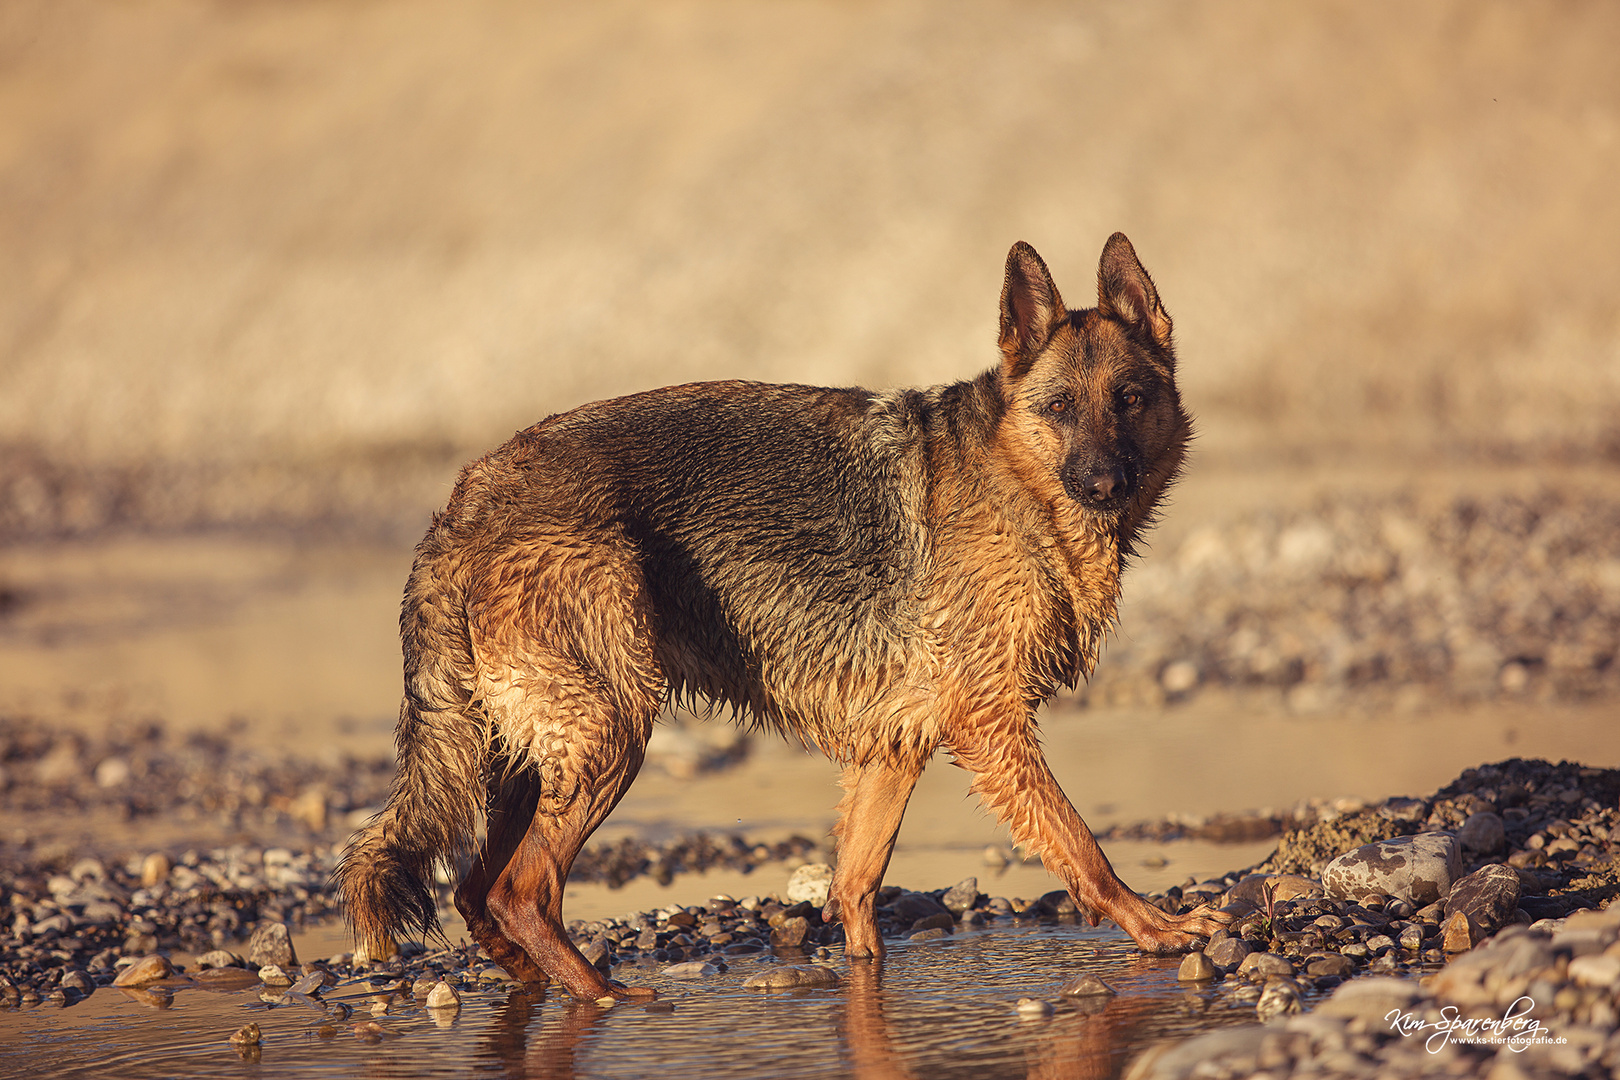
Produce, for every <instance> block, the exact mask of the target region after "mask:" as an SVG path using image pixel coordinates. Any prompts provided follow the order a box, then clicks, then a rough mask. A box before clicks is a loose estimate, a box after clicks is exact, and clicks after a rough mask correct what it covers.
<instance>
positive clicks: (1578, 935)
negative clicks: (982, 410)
mask: <svg viewBox="0 0 1620 1080" xmlns="http://www.w3.org/2000/svg"><path fill="white" fill-rule="evenodd" d="M1617 797H1620V771H1616V770H1605V769H1593V768H1584V767H1582V766H1579V765H1575V764H1570V763H1561V764H1551V763H1548V762H1543V761H1524V760H1519V759H1514V760H1511V761H1506V762H1502V763H1499V764H1496V765H1488V766H1482V767H1480V768H1477V769H1471V770H1468V771H1467V772H1465V773H1464V774H1463V775H1462V776H1460V777H1459V778H1458V779H1457V780H1456V781H1455V782H1453V783H1452V784H1449V785H1447V786H1446V787H1444V788H1442V789H1441V790H1439V791H1437V792H1435V793H1434V794H1433V795H1431V796H1428V797H1426V798H1396V799H1389V800H1387V801H1385V802H1383V803H1381V804H1378V805H1375V806H1364V807H1359V808H1357V807H1354V806H1344V807H1341V808H1333V807H1318V808H1317V809H1316V811H1315V817H1316V820H1315V821H1313V822H1311V823H1309V824H1302V825H1299V826H1298V827H1294V828H1291V829H1289V830H1288V831H1287V832H1286V833H1285V835H1284V836H1283V837H1282V840H1281V842H1280V843H1279V845H1278V848H1277V850H1276V852H1275V853H1274V854H1273V855H1272V856H1271V858H1270V859H1268V860H1267V861H1266V862H1264V863H1262V864H1260V865H1259V866H1256V867H1251V868H1249V869H1247V870H1243V871H1237V872H1234V873H1231V874H1227V875H1225V876H1224V877H1222V878H1220V879H1216V880H1207V881H1193V880H1189V881H1187V882H1185V883H1183V884H1182V885H1181V886H1178V887H1174V888H1171V889H1169V890H1167V891H1166V892H1165V893H1163V894H1156V895H1153V896H1151V897H1150V899H1151V900H1152V901H1153V902H1154V903H1156V904H1158V905H1160V906H1161V907H1163V908H1164V909H1165V910H1167V911H1171V912H1181V911H1186V910H1189V909H1191V908H1192V907H1195V906H1197V905H1199V904H1211V905H1214V906H1217V907H1221V908H1223V909H1225V910H1227V911H1229V912H1231V913H1232V915H1233V917H1234V921H1233V923H1232V925H1231V926H1230V928H1229V929H1227V930H1225V931H1223V932H1221V933H1219V934H1217V935H1216V936H1215V938H1214V939H1213V940H1211V941H1210V942H1209V944H1208V946H1207V947H1206V948H1205V949H1203V950H1202V951H1201V952H1198V953H1194V954H1191V955H1189V956H1187V957H1186V958H1185V959H1184V961H1183V962H1182V964H1181V967H1180V972H1179V977H1180V978H1181V980H1183V981H1184V982H1186V983H1188V984H1189V985H1194V986H1202V987H1209V988H1211V989H1212V990H1213V992H1214V993H1215V994H1216V995H1218V996H1219V997H1220V998H1222V999H1224V1000H1225V1001H1227V1002H1228V1003H1231V1004H1241V1005H1243V1006H1246V1007H1252V1008H1253V1010H1254V1015H1255V1017H1256V1019H1257V1020H1258V1021H1261V1022H1262V1023H1261V1024H1259V1025H1257V1026H1255V1027H1253V1028H1239V1029H1235V1030H1222V1031H1218V1032H1215V1033H1213V1034H1210V1035H1207V1036H1203V1037H1201V1038H1200V1039H1199V1040H1195V1041H1194V1042H1192V1043H1189V1044H1185V1045H1182V1046H1172V1047H1167V1048H1155V1049H1154V1050H1152V1051H1150V1052H1149V1053H1147V1054H1145V1055H1143V1056H1142V1057H1141V1058H1140V1059H1139V1060H1138V1061H1137V1062H1136V1064H1135V1065H1134V1066H1133V1072H1132V1075H1134V1076H1137V1077H1142V1078H1146V1077H1182V1076H1189V1075H1194V1073H1193V1072H1192V1070H1193V1068H1194V1067H1195V1066H1196V1067H1197V1073H1196V1075H1198V1076H1248V1075H1268V1076H1286V1075H1292V1074H1295V1073H1298V1074H1306V1073H1311V1074H1324V1075H1342V1076H1375V1075H1380V1074H1383V1075H1407V1074H1409V1073H1412V1072H1416V1071H1427V1070H1429V1069H1433V1068H1441V1067H1443V1070H1444V1071H1446V1072H1447V1073H1448V1074H1449V1075H1480V1076H1486V1075H1489V1076H1499V1077H1513V1076H1518V1075H1521V1074H1522V1075H1541V1074H1549V1075H1550V1074H1554V1073H1556V1074H1558V1075H1608V1073H1609V1072H1611V1071H1612V1070H1613V1069H1614V1068H1616V1067H1617V1066H1620V1034H1617V1033H1616V1027H1617V1023H1620V944H1617V943H1616V938H1617V934H1620V907H1616V906H1613V900H1614V897H1615V896H1616V895H1617V894H1620V863H1617V857H1620V809H1617ZM684 843H685V844H686V846H685V847H684V848H681V849H680V850H672V849H656V848H654V847H651V846H647V845H639V846H638V845H633V844H631V845H621V846H619V847H615V848H606V849H601V850H598V851H596V852H593V853H592V856H591V859H589V860H587V861H586V865H585V872H586V873H589V874H596V875H601V876H603V877H605V878H607V879H609V880H613V879H618V878H627V877H629V876H634V875H636V874H640V873H654V874H659V873H666V872H667V873H670V874H673V873H674V872H676V871H677V869H679V868H681V867H682V865H683V864H682V859H686V858H690V859H692V860H693V861H694V862H698V863H702V862H704V861H705V860H708V861H710V862H724V863H727V864H728V865H730V864H731V863H732V862H733V861H735V862H736V863H738V864H742V865H758V864H759V863H761V862H764V861H767V860H774V859H781V858H793V857H795V856H797V855H802V854H806V853H809V852H810V842H809V841H808V840H803V841H802V842H800V841H795V842H793V843H788V844H784V845H781V846H779V847H778V848H774V849H773V848H771V847H769V846H767V845H749V844H748V843H747V842H746V841H745V840H742V839H741V838H731V839H730V840H728V841H724V842H722V841H717V840H714V839H713V838H709V839H708V840H706V841H703V842H696V841H689V842H684ZM336 855H337V848H336V847H335V846H333V845H322V844H315V845H312V846H310V847H308V848H305V849H302V850H294V849H293V848H290V847H278V848H255V847H250V846H245V845H238V846H234V847H227V848H221V849H216V850H211V851H209V852H206V853H201V852H187V853H185V854H184V855H182V856H181V857H180V858H178V859H176V860H171V859H170V858H169V856H167V855H166V854H164V853H161V852H151V853H146V854H144V855H132V856H128V857H126V858H124V859H122V860H104V859H100V858H96V857H94V856H81V857H79V858H76V859H74V860H73V861H72V862H71V863H69V864H67V865H65V866H60V865H59V866H50V865H41V864H38V863H26V862H25V863H17V862H15V861H14V862H11V863H10V864H9V865H7V867H6V868H5V870H4V882H3V884H4V888H5V894H4V895H5V903H6V905H7V907H6V909H5V912H4V917H5V919H6V922H5V923H4V924H3V932H0V1007H6V1008H12V1007H24V1008H27V1007H40V1006H45V1005H55V1006H71V1005H72V1004H74V1003H75V1002H76V1001H77V1000H79V999H80V998H82V997H83V996H84V995H86V994H89V993H91V992H93V991H94V990H95V989H96V988H98V987H101V986H106V985H116V986H120V987H121V988H124V989H127V990H129V991H131V993H146V994H148V995H153V996H154V999H155V1003H157V1004H162V1003H163V1002H162V1001H161V1000H156V999H161V998H162V997H163V995H164V994H168V993H172V989H166V988H170V987H172V986H173V985H174V980H175V979H177V978H179V979H181V980H190V981H197V982H201V983H205V984H211V985H216V986H220V985H226V984H229V985H231V986H238V985H239V986H240V987H241V988H247V987H259V988H261V991H262V992H263V993H266V994H269V995H271V996H272V997H283V996H286V997H289V999H290V1000H295V1001H301V1002H302V1003H303V1004H306V1005H308V1006H310V1007H311V1008H313V1009H316V1010H317V1011H321V1012H322V1014H323V1016H329V1017H330V1020H329V1022H330V1023H333V1024H337V1023H339V1022H347V1021H348V1019H349V1012H350V1011H351V1007H350V1006H348V1005H345V1004H343V1003H341V1002H337V1001H334V1002H332V1003H331V1004H326V1003H324V1002H323V1000H322V993H323V992H324V991H325V989H326V988H327V987H329V986H332V985H334V984H338V983H342V984H344V985H353V984H354V983H355V982H356V981H360V982H363V983H364V984H365V986H366V988H367V990H368V992H371V993H373V994H374V995H381V997H382V998H385V999H395V998H397V999H398V1000H400V1001H401V1002H404V1001H416V1002H417V1003H418V1004H424V1005H431V1004H432V1002H431V1001H430V999H429V998H428V996H427V995H430V994H435V993H436V994H438V996H439V1001H440V1005H439V1007H444V1006H445V1005H446V1003H447V1002H449V1001H450V1000H451V997H452V996H453V995H454V994H456V992H457V989H458V988H466V987H470V986H487V985H491V984H495V983H500V982H504V981H505V976H504V974H503V973H501V972H500V970H499V969H498V968H496V967H494V966H493V965H492V964H490V963H489V962H488V960H487V958H485V957H483V956H481V954H480V953H479V951H478V950H477V948H476V947H469V946H466V945H461V946H459V947H452V948H443V947H440V948H434V947H433V943H431V942H429V943H426V944H424V943H419V942H412V943H407V944H406V945H405V946H404V947H403V951H402V952H401V954H399V955H396V956H394V957H391V958H389V959H387V960H382V961H372V962H367V961H360V962H356V961H355V959H354V957H353V956H352V955H351V954H340V955H337V956H332V957H326V958H319V959H307V958H306V959H305V960H304V961H303V962H301V961H300V958H298V957H297V956H295V955H294V954H293V951H292V946H291V941H290V936H289V931H288V928H289V925H291V926H296V925H298V924H299V923H301V922H304V921H307V920H313V919H325V918H331V917H335V915H336V912H335V910H334V905H333V901H332V897H331V894H330V892H329V889H328V885H327V876H328V874H329V873H330V870H331V868H332V865H333V863H334V860H335V858H336ZM830 875H831V871H830V869H828V868H827V867H826V866H825V865H822V864H817V863H809V864H805V865H802V866H801V867H800V868H799V869H798V870H797V871H795V873H794V874H793V876H792V878H791V879H790V881H789V884H788V887H787V888H786V889H785V890H784V891H783V892H782V893H781V894H780V895H775V894H770V895H765V894H762V895H759V896H750V897H744V898H741V899H734V898H730V897H716V898H714V899H711V900H710V901H708V902H706V903H704V904H696V905H691V906H682V907H670V908H666V909H662V910H658V911H649V912H643V913H640V914H637V915H633V916H629V917H626V918H622V919H611V920H601V921H591V922H574V923H572V924H570V926H569V930H570V932H571V933H572V934H573V936H574V939H575V941H576V942H577V943H578V944H579V945H580V947H581V949H582V950H583V951H584V952H585V954H586V956H587V957H588V958H589V959H590V960H591V961H592V962H593V963H595V964H596V965H597V966H599V967H600V968H602V969H603V970H604V971H605V972H608V973H611V972H613V970H614V969H615V968H616V967H618V966H620V965H623V964H626V963H632V962H648V961H650V962H655V963H658V964H664V965H676V967H671V968H670V969H669V970H671V971H674V972H676V973H677V974H680V975H682V976H684V977H692V978H702V977H704V976H705V975H707V974H713V973H715V972H717V971H719V970H723V967H724V964H725V962H726V958H727V957H730V956H738V955H747V954H760V953H774V954H776V955H778V956H781V957H783V958H786V959H789V960H791V959H793V958H808V957H811V956H815V957H819V958H820V959H822V960H831V959H834V958H835V957H836V948H837V946H838V944H839V943H840V941H841V938H842V929H841V928H840V927H838V926H832V925H827V924H825V923H823V921H822V919H821V906H822V905H823V904H824V903H825V900H826V887H827V883H828V880H829V879H830ZM1082 915H1083V913H1082V912H1079V911H1077V910H1076V909H1075V907H1074V904H1073V902H1072V901H1071V900H1070V899H1069V897H1068V896H1067V894H1066V893H1063V892H1052V893H1048V894H1046V895H1045V896H1040V897H1033V898H1019V897H998V896H991V895H987V894H985V893H983V892H981V891H980V890H979V888H978V882H977V881H976V880H975V879H967V880H965V881H963V882H961V883H960V884H959V885H957V886H956V887H954V888H952V889H949V890H936V891H933V892H917V891H911V890H907V889H903V888H899V887H895V886H887V887H885V888H884V890H883V891H882V893H881V894H880V896H879V917H880V921H881V924H882V927H883V931H884V933H885V935H886V936H889V937H891V938H901V937H904V938H909V939H910V940H912V941H914V942H918V943H923V942H927V941H929V940H933V939H940V938H946V937H949V936H951V935H953V934H956V933H959V932H962V931H965V930H969V929H974V928H985V927H991V928H993V927H994V926H996V925H1006V926H1012V925H1018V924H1028V923H1031V922H1035V921H1042V920H1057V921H1074V920H1076V919H1078V918H1080V917H1081V916H1082ZM441 944H443V943H441ZM175 952H186V953H190V954H191V955H192V959H191V961H190V962H189V963H187V964H186V965H185V966H184V970H181V969H180V968H177V967H175V966H174V965H173V964H172V963H171V962H170V961H169V960H168V959H166V958H165V954H173V953H175ZM1093 984H1096V985H1093ZM440 987H444V989H440ZM1108 992H1109V988H1108V987H1107V986H1106V985H1104V984H1101V983H1100V982H1098V980H1096V979H1091V980H1090V981H1089V982H1086V984H1085V985H1079V984H1076V985H1075V986H1073V987H1068V988H1065V990H1064V991H1063V993H1065V994H1073V995H1084V994H1098V995H1104V994H1107V993H1108ZM1059 1005H1061V1002H1060V1003H1059ZM1053 1008H1054V1006H1053V1004H1052V1003H1043V1002H1041V1001H1039V1000H1038V999H1023V1000H1021V1001H1020V1002H1019V1003H1018V1005H1017V1007H1016V1009H1015V1010H1014V1012H1015V1013H1016V1014H1017V1015H1019V1016H1023V1017H1026V1018H1028V1017H1030V1016H1032V1015H1037V1014H1038V1015H1047V1014H1049V1013H1050V1012H1051V1011H1052V1010H1053ZM1504 1010H1505V1012H1504ZM1504 1017H1505V1019H1504ZM1532 1021H1533V1023H1532ZM1504 1024H1506V1025H1508V1027H1511V1028H1512V1030H1511V1031H1509V1032H1508V1034H1510V1035H1516V1036H1518V1037H1521V1038H1522V1039H1524V1040H1530V1041H1529V1043H1528V1046H1529V1048H1528V1049H1526V1050H1524V1052H1523V1053H1519V1052H1517V1049H1516V1047H1517V1046H1518V1045H1519V1044H1513V1045H1509V1044H1508V1043H1507V1042H1504V1041H1501V1040H1498V1041H1497V1042H1494V1043H1493V1042H1489V1041H1485V1036H1484V1035H1481V1032H1485V1033H1486V1034H1493V1033H1494V1034H1495V1035H1500V1034H1502V1033H1503V1031H1504V1030H1506V1029H1504V1027H1503V1025H1504ZM1515 1024H1516V1025H1517V1026H1514V1025H1515ZM1437 1025H1439V1026H1437ZM1470 1025H1471V1026H1470ZM1525 1032H1529V1034H1528V1035H1526V1034H1524V1033H1525ZM361 1034H362V1037H363V1033H361ZM1440 1035H1445V1036H1447V1037H1445V1038H1436V1036H1440ZM1559 1040H1562V1041H1559ZM1189 1047H1195V1048H1196V1049H1189ZM1199 1062H1205V1064H1202V1065H1199V1064H1198V1063H1199ZM1212 1070H1213V1071H1212ZM1513 1070H1519V1071H1518V1072H1514V1071H1513Z"/></svg>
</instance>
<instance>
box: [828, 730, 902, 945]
mask: <svg viewBox="0 0 1620 1080" xmlns="http://www.w3.org/2000/svg"><path fill="white" fill-rule="evenodd" d="M922 767H923V762H922V761H921V760H917V761H904V762H896V761H890V760H887V759H883V758H879V759H878V760H875V761H872V762H870V763H868V764H866V765H851V766H849V767H848V768H847V769H845V770H844V775H843V778H842V780H841V781H840V782H841V783H842V784H843V787H844V798H843V801H842V802H840V803H839V804H838V813H839V818H838V824H837V826H836V827H835V828H834V832H835V834H836V835H837V837H838V870H837V871H836V872H835V873H834V874H833V882H832V889H831V895H830V896H829V898H828V902H827V906H826V908H825V909H824V910H823V915H824V917H826V919H827V921H829V922H833V921H839V920H841V921H842V922H843V924H844V954H845V955H846V956H854V957H860V956H871V957H881V956H882V955H883V935H882V934H881V933H879V932H878V923H877V907H876V903H877V891H878V888H879V886H881V885H882V884H883V872H884V871H885V870H887V869H888V868H889V856H890V855H892V854H893V853H894V839H895V836H896V835H898V833H899V832H900V819H901V818H902V817H903V816H904V815H905V812H906V803H907V802H908V801H909V800H910V798H911V790H912V788H914V787H916V785H917V778H918V777H919V776H921V775H922Z"/></svg>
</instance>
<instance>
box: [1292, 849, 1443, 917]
mask: <svg viewBox="0 0 1620 1080" xmlns="http://www.w3.org/2000/svg"><path fill="white" fill-rule="evenodd" d="M1460 849H1461V845H1459V844H1458V843H1457V838H1456V837H1455V836H1452V835H1451V834H1450V833H1443V832H1427V833H1418V834H1417V835H1416V836H1398V837H1396V838H1394V839H1393V840H1379V841H1376V842H1374V843H1371V844H1363V845H1362V846H1361V847H1358V848H1356V849H1355V850H1354V851H1350V852H1346V853H1345V854H1343V855H1340V856H1339V857H1338V858H1337V859H1334V860H1333V861H1332V862H1330V863H1328V865H1327V869H1325V870H1323V871H1322V885H1323V886H1324V887H1325V888H1326V889H1327V891H1328V895H1329V896H1336V897H1339V898H1340V899H1344V900H1361V899H1363V898H1365V897H1368V896H1374V895H1378V894H1380V893H1382V894H1383V895H1385V896H1393V897H1396V898H1397V899H1400V900H1405V901H1406V902H1407V903H1409V904H1411V905H1413V906H1414V907H1425V906H1427V905H1429V904H1432V903H1434V902H1435V901H1436V900H1438V899H1440V898H1441V897H1442V896H1445V895H1446V894H1447V893H1448V892H1450V890H1451V883H1452V882H1454V881H1456V880H1457V879H1458V878H1460V877H1462V851H1461V850H1460Z"/></svg>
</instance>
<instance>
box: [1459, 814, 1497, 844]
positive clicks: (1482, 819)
mask: <svg viewBox="0 0 1620 1080" xmlns="http://www.w3.org/2000/svg"><path fill="white" fill-rule="evenodd" d="M1457 842H1458V843H1459V844H1461V845H1462V846H1463V850H1464V851H1469V852H1473V853H1474V854H1475V855H1495V854H1496V853H1497V852H1498V851H1501V850H1502V849H1503V848H1505V847H1507V829H1506V827H1505V826H1504V825H1503V824H1502V819H1501V817H1499V816H1498V815H1496V814H1494V813H1492V812H1491V811H1489V810H1481V811H1480V812H1479V813H1477V814H1470V815H1468V820H1467V821H1465V822H1463V826H1462V828H1460V829H1458V830H1457Z"/></svg>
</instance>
